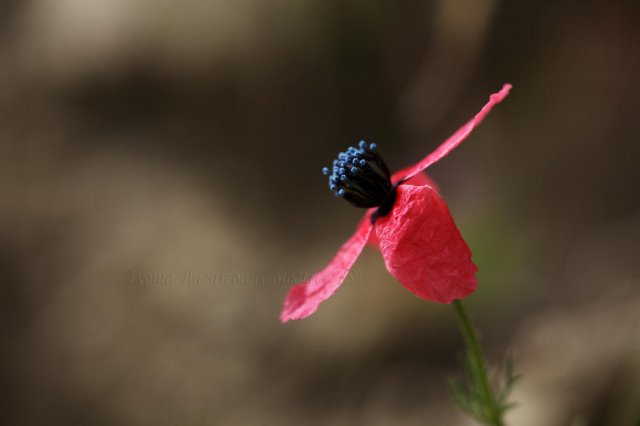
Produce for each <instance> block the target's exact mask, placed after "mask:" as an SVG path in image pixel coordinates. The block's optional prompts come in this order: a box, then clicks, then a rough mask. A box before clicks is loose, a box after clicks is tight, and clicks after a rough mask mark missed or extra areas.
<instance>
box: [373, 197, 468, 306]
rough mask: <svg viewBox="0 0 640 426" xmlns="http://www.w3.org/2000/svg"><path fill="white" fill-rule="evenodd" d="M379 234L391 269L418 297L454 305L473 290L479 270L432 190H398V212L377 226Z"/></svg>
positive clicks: (381, 219) (383, 218) (377, 223)
mask: <svg viewBox="0 0 640 426" xmlns="http://www.w3.org/2000/svg"><path fill="white" fill-rule="evenodd" d="M376 234H377V235H378V239H379V240H380V251H381V252H382V257H383V258H384V262H385V265H386V266H387V269H388V270H389V272H390V273H391V275H393V276H394V277H395V278H396V279H397V280H398V281H400V283H401V284H402V285H404V286H405V287H406V288H407V289H409V291H411V292H412V293H413V294H415V295H416V296H418V297H420V298H423V299H427V300H431V301H433V302H440V303H450V302H452V301H454V300H456V299H460V298H463V297H466V296H468V295H469V294H471V293H472V292H473V291H474V290H475V288H476V285H477V280H476V277H475V274H476V272H477V271H478V268H477V267H476V266H475V265H474V264H473V262H472V261H471V251H470V250H469V247H468V246H467V243H466V242H465V241H464V240H463V239H462V236H461V235H460V231H459V230H458V228H457V227H456V224H455V223H454V221H453V218H452V217H451V214H450V213H449V209H448V208H447V205H446V204H445V202H444V200H443V199H442V198H440V196H439V195H438V193H437V192H436V191H435V190H434V189H433V188H431V187H429V186H411V185H400V186H399V187H398V189H397V198H396V204H395V206H394V207H393V209H392V210H391V212H390V213H389V215H388V216H386V217H382V218H379V219H378V221H377V222H376Z"/></svg>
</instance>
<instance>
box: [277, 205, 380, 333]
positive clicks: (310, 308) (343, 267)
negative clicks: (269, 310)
mask: <svg viewBox="0 0 640 426" xmlns="http://www.w3.org/2000/svg"><path fill="white" fill-rule="evenodd" d="M365 219H366V217H365ZM372 229H373V226H372V225H371V221H370V220H369V221H368V222H361V223H360V225H359V226H358V229H357V230H356V232H355V234H353V235H352V236H351V238H349V239H348V240H347V242H346V243H344V244H343V245H342V247H340V250H338V253H337V254H336V255H335V256H334V257H333V259H331V262H329V264H328V265H327V266H326V267H325V268H324V269H323V270H322V271H320V272H318V273H317V274H315V275H314V276H312V277H311V279H310V280H309V281H307V282H305V283H302V284H296V285H295V286H293V288H291V290H290V291H289V294H288V295H287V298H286V299H285V301H284V308H283V309H282V313H281V314H280V320H281V321H282V322H287V321H289V320H294V319H302V318H306V317H308V316H309V315H311V314H312V313H314V312H315V311H316V309H318V306H319V305H320V303H322V302H324V301H325V300H327V299H328V298H329V297H331V295H332V294H333V293H335V292H336V290H338V288H339V287H340V285H341V284H342V282H343V281H344V279H345V278H346V277H347V275H348V274H349V271H350V270H351V267H352V266H353V264H354V263H355V262H356V259H357V258H358V256H360V253H362V250H363V249H364V246H365V245H366V244H367V240H368V239H369V235H371V230H372Z"/></svg>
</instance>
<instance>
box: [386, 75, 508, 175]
mask: <svg viewBox="0 0 640 426" xmlns="http://www.w3.org/2000/svg"><path fill="white" fill-rule="evenodd" d="M510 90H511V85H510V84H505V85H504V86H502V89H501V90H500V91H499V92H497V93H494V94H493V95H491V97H490V98H489V102H487V104H486V105H485V106H483V107H482V109H481V110H480V112H479V113H477V114H476V115H475V117H473V118H472V119H471V120H470V121H469V122H468V123H467V124H465V125H464V126H462V127H461V128H460V129H458V131H457V132H455V133H454V134H453V136H451V137H450V138H449V139H447V140H446V141H444V142H443V143H442V144H441V145H440V146H439V147H438V148H436V150H435V151H433V152H432V153H431V154H429V155H427V156H426V157H425V158H423V159H422V160H421V161H420V162H418V163H417V164H415V165H413V166H411V167H407V168H406V169H404V170H405V171H407V173H406V174H405V176H404V178H405V179H406V178H412V177H413V176H415V175H417V174H418V173H420V172H421V171H423V170H425V169H426V168H427V167H429V166H430V165H432V164H433V163H435V162H437V161H440V159H442V158H443V157H445V156H446V155H447V154H449V153H450V152H451V151H452V150H453V149H455V148H456V147H457V146H458V145H460V144H461V143H462V142H463V141H464V140H465V139H467V137H469V135H470V134H471V132H472V131H473V129H475V128H476V127H477V126H478V125H479V124H480V123H481V122H482V120H484V118H485V117H486V116H487V114H489V112H491V109H492V108H493V107H494V106H495V105H497V104H499V103H500V102H502V101H503V100H504V98H506V97H507V95H508V94H509V91H510ZM394 175H395V174H394Z"/></svg>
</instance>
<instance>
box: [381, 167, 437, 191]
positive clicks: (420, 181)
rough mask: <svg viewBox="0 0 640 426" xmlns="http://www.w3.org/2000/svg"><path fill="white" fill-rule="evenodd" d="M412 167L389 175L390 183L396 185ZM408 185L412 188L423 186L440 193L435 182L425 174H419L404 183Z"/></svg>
mask: <svg viewBox="0 0 640 426" xmlns="http://www.w3.org/2000/svg"><path fill="white" fill-rule="evenodd" d="M413 167H414V166H409V167H405V168H404V169H401V170H398V171H397V172H395V173H394V174H393V175H391V183H392V184H396V183H398V182H399V181H401V180H402V179H403V178H404V177H405V176H407V175H408V174H409V173H410V172H411V171H412V170H413ZM404 183H405V184H408V185H413V186H424V185H429V186H430V187H432V188H433V189H435V190H436V191H440V189H439V188H438V185H436V183H435V181H434V180H433V179H431V178H430V177H429V175H427V174H426V173H425V172H420V173H417V174H415V175H414V176H413V177H412V178H410V179H409V180H407V181H405V182H404Z"/></svg>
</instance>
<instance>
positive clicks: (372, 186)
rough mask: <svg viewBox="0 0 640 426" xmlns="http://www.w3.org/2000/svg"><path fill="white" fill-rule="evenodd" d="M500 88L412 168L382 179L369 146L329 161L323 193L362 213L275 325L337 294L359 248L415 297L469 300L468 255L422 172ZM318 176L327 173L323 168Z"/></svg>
mask: <svg viewBox="0 0 640 426" xmlns="http://www.w3.org/2000/svg"><path fill="white" fill-rule="evenodd" d="M510 89H511V85H510V84H505V85H504V86H503V87H502V90H500V91H499V92H497V93H494V94H493V95H491V98H490V99H489V102H488V103H487V104H486V105H485V106H484V107H483V108H482V109H481V110H480V112H479V113H478V114H476V116H475V117H473V118H472V119H471V121H469V122H468V123H467V124H465V125H464V126H462V127H461V128H460V129H459V130H458V131H457V132H455V133H454V134H453V136H451V137H450V138H449V139H447V140H446V141H445V142H444V143H442V145H440V146H439V147H438V148H437V149H436V150H435V151H433V152H432V153H431V154H429V155H428V156H426V157H425V158H424V159H422V160H421V161H420V162H418V163H416V164H415V165H413V166H410V167H407V168H405V169H402V170H400V171H398V172H396V173H394V174H393V175H390V173H389V170H388V169H387V166H386V165H385V163H384V161H383V160H382V158H381V157H380V156H379V155H378V154H377V148H376V145H375V144H370V145H367V144H366V143H365V142H364V141H361V142H360V144H359V147H358V148H354V147H350V148H349V149H348V150H347V151H345V152H341V153H340V154H339V155H338V158H337V159H336V160H335V161H334V162H333V168H332V173H331V174H330V177H329V187H330V189H331V191H333V192H334V193H335V194H336V195H337V196H339V197H341V198H344V199H346V200H347V201H349V202H350V203H351V204H353V205H355V206H357V207H365V208H368V210H367V212H366V214H365V216H364V218H363V220H362V221H361V222H360V224H359V225H358V228H357V230H356V232H355V234H353V235H352V236H351V238H349V239H348V240H347V242H345V243H344V244H343V245H342V247H340V250H338V253H337V254H336V255H335V256H334V258H333V259H332V260H331V262H329V264H328V265H327V266H326V267H325V268H324V269H323V270H322V271H320V272H318V273H316V274H315V275H313V276H312V277H311V279H310V280H309V281H307V282H304V283H301V284H297V285H295V286H294V287H293V288H291V290H290V291H289V294H288V295H287V298H286V300H285V303H284V308H283V309H282V313H281V314H280V319H281V320H282V321H283V322H286V321H289V320H292V319H302V318H305V317H308V316H309V315H311V314H312V313H314V312H315V311H316V309H318V305H320V303H321V302H323V301H325V300H326V299H328V298H329V297H331V295H332V294H333V293H335V292H336V290H337V289H338V288H339V287H340V285H341V284H342V282H343V281H344V279H345V278H346V276H347V274H348V273H349V271H350V270H351V267H352V266H353V264H354V263H355V261H356V259H357V258H358V256H359V255H360V253H362V250H363V249H364V247H365V245H367V242H369V244H372V245H375V246H377V247H378V248H379V249H380V251H381V253H382V257H383V258H384V263H385V265H386V267H387V270H388V271H389V272H390V273H391V275H393V276H394V277H395V278H396V279H397V280H398V281H399V282H400V283H401V284H402V285H403V286H405V287H406V288H407V289H408V290H409V291H411V292H412V293H413V294H415V295H416V296H418V297H420V298H422V299H426V300H431V301H433V302H439V303H450V302H452V301H454V300H456V299H460V298H463V297H466V296H468V295H469V294H471V293H472V292H473V291H474V290H475V288H476V285H477V280H476V277H475V274H476V272H477V270H478V268H477V267H476V265H474V264H473V262H472V261H471V251H470V250H469V247H468V246H467V243H466V242H465V241H464V240H463V239H462V236H461V235H460V231H459V230H458V228H457V227H456V224H455V223H454V221H453V218H452V217H451V214H450V213H449V209H448V208H447V205H446V204H445V202H444V200H443V199H442V198H441V197H440V195H439V194H438V191H437V189H436V187H435V185H434V184H433V182H432V181H431V180H430V179H429V178H428V177H427V175H426V174H424V173H423V172H424V170H425V169H426V168H427V167H429V166H430V165H432V164H434V163H435V162H437V161H439V160H440V159H442V158H443V157H444V156H446V155H447V154H449V152H451V151H452V150H453V149H454V148H455V147H457V146H458V145H459V144H460V143H461V142H462V141H464V140H465V139H466V138H467V137H468V136H469V135H470V134H471V132H472V131H473V129H475V127H476V126H478V125H479V124H480V123H481V122H482V120H483V119H484V118H485V117H486V116H487V114H489V112H490V111H491V109H492V108H493V107H494V106H495V105H496V104H499V103H500V102H502V100H503V99H504V98H505V97H506V96H507V95H508V94H509V90H510ZM323 172H324V173H325V174H329V169H328V168H326V167H325V168H324V170H323Z"/></svg>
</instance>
